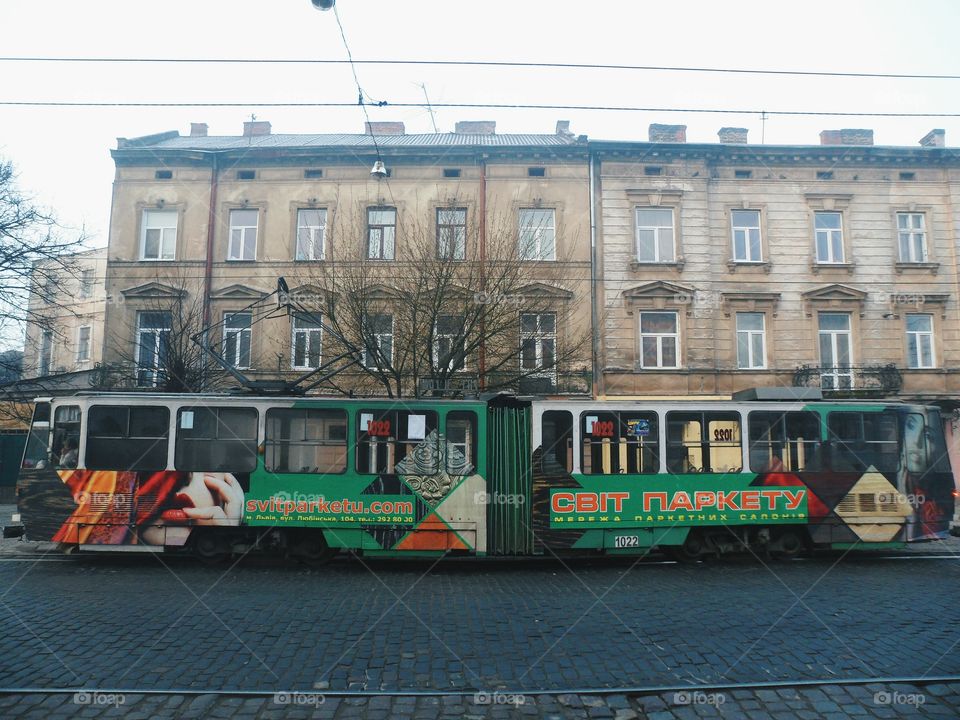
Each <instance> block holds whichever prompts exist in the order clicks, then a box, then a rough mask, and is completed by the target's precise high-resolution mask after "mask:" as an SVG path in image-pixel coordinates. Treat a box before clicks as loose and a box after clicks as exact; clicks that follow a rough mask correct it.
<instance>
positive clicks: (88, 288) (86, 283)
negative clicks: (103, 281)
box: [80, 268, 94, 298]
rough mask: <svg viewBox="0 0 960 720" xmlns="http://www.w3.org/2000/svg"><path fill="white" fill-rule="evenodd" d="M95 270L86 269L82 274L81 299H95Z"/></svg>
mask: <svg viewBox="0 0 960 720" xmlns="http://www.w3.org/2000/svg"><path fill="white" fill-rule="evenodd" d="M93 283H94V270H93V268H84V269H83V271H82V272H81V273H80V297H81V298H89V297H93Z"/></svg>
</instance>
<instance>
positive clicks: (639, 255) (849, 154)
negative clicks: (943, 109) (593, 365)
mask: <svg viewBox="0 0 960 720" xmlns="http://www.w3.org/2000/svg"><path fill="white" fill-rule="evenodd" d="M719 139H720V142H719V143H716V144H692V143H687V142H686V137H685V127H684V126H660V125H652V126H651V127H650V135H649V139H648V142H591V143H590V146H591V162H592V163H593V164H594V167H593V169H594V171H595V175H596V181H595V183H594V188H593V193H594V202H595V203H596V206H597V207H598V208H599V211H598V228H599V237H600V241H599V248H600V251H599V253H598V258H597V266H596V270H595V271H596V273H597V275H598V284H597V287H598V290H597V296H596V304H597V313H598V317H599V318H600V320H599V342H598V346H599V347H598V360H597V362H598V367H597V370H596V375H597V384H598V388H597V392H598V394H599V395H601V396H606V397H631V396H641V395H643V396H649V395H671V396H680V397H703V396H723V397H729V395H730V393H732V392H735V391H737V390H741V389H745V388H750V387H758V386H797V385H799V386H811V385H813V386H820V387H822V388H823V390H824V391H825V393H826V394H828V395H835V396H867V397H869V396H874V397H899V398H903V399H912V400H920V401H925V402H938V403H940V404H943V405H945V406H947V407H953V405H954V404H955V402H956V400H955V399H956V398H957V397H958V393H960V314H958V304H957V301H958V297H960V293H958V290H960V287H958V273H957V237H958V231H960V226H958V223H960V214H958V212H960V184H958V182H960V160H958V158H957V156H956V154H955V153H953V152H952V151H950V150H949V149H947V148H945V147H944V136H943V131H936V130H935V131H933V132H931V133H929V134H928V135H927V136H926V137H924V138H923V140H921V142H920V145H919V146H917V147H881V146H875V145H873V133H872V131H869V130H842V131H839V130H838V131H824V133H822V134H821V144H819V145H812V146H774V145H759V146H758V145H751V144H748V142H747V131H746V130H745V129H741V128H724V129H722V130H721V131H720V138H719Z"/></svg>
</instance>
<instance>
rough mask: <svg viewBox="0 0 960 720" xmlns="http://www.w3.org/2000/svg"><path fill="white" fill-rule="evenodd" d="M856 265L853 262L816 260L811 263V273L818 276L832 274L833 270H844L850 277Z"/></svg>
mask: <svg viewBox="0 0 960 720" xmlns="http://www.w3.org/2000/svg"><path fill="white" fill-rule="evenodd" d="M853 268H854V264H853V263H852V262H842V263H835V262H818V261H817V260H816V259H814V260H812V261H811V262H810V271H811V272H812V273H813V274H814V275H818V274H819V273H821V272H830V271H832V270H842V271H846V272H847V273H848V274H849V275H853Z"/></svg>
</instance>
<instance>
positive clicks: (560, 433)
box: [540, 410, 573, 473]
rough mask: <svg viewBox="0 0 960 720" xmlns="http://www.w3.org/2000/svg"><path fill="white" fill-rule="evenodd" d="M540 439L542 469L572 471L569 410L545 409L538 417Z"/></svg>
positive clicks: (571, 431)
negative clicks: (550, 466) (551, 466)
mask: <svg viewBox="0 0 960 720" xmlns="http://www.w3.org/2000/svg"><path fill="white" fill-rule="evenodd" d="M540 441H541V447H542V453H543V463H544V469H545V470H546V471H547V472H548V473H550V471H551V468H549V467H547V465H548V464H550V465H554V467H553V468H552V469H553V471H556V470H557V469H558V468H557V467H556V465H559V466H560V468H562V469H563V470H565V471H567V472H572V471H573V414H572V413H571V412H570V411H569V410H547V411H546V412H544V413H543V415H542V417H541V418H540Z"/></svg>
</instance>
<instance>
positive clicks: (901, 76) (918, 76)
mask: <svg viewBox="0 0 960 720" xmlns="http://www.w3.org/2000/svg"><path fill="white" fill-rule="evenodd" d="M0 62H43V63H47V62H49V63H55V62H66V63H171V64H178V63H179V64H191V63H192V64H259V65H265V64H273V65H281V64H282V65H345V64H350V63H351V62H352V64H354V65H433V66H438V67H444V66H446V67H503V68H548V69H549V68H556V69H563V70H634V71H652V72H690V73H732V74H738V75H793V76H799V77H838V78H878V79H887V80H960V75H947V74H935V73H870V72H844V71H836V72H830V71H824V70H763V69H757V68H718V67H685V66H676V65H619V64H600V63H557V62H514V61H506V60H504V61H496V60H352V61H350V60H337V59H330V60H324V59H310V58H260V59H256V58H135V57H125V58H120V57H114V58H110V57H86V58H85V57H26V56H22V57H0Z"/></svg>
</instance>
